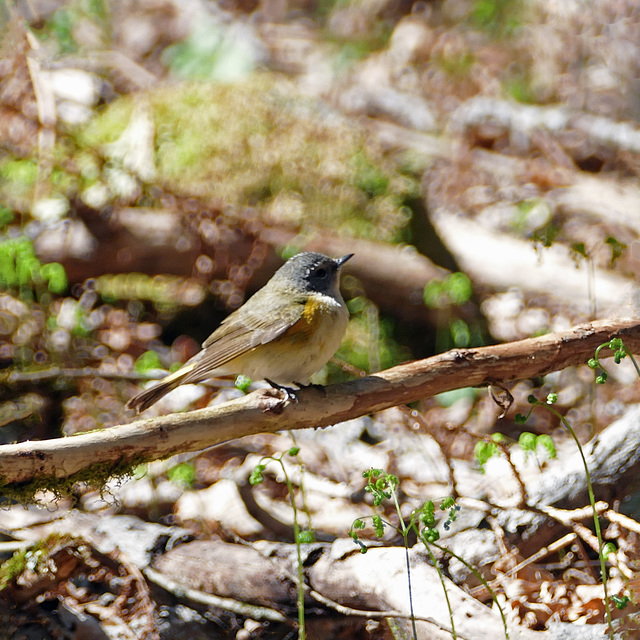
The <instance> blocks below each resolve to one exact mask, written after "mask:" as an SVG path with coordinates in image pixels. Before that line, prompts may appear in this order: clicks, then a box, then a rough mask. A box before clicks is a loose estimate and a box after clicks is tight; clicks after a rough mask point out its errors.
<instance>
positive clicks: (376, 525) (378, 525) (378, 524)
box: [371, 515, 384, 538]
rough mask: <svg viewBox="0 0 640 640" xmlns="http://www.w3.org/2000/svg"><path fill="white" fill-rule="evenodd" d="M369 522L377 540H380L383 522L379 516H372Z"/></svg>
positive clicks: (382, 532) (382, 533)
mask: <svg viewBox="0 0 640 640" xmlns="http://www.w3.org/2000/svg"><path fill="white" fill-rule="evenodd" d="M371 522H372V524H373V529H374V531H375V532H376V536H377V537H378V538H382V536H383V535H384V522H383V521H382V518H381V517H380V516H379V515H374V516H372V517H371Z"/></svg>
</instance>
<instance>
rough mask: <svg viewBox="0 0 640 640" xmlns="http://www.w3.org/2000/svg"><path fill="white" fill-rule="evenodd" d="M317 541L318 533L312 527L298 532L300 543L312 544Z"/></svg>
mask: <svg viewBox="0 0 640 640" xmlns="http://www.w3.org/2000/svg"><path fill="white" fill-rule="evenodd" d="M315 541H316V534H315V533H314V532H313V531H312V530H311V529H304V530H303V531H300V532H299V533H298V542H299V543H300V544H310V543H312V542H315Z"/></svg>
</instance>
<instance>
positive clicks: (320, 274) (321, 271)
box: [314, 267, 327, 280]
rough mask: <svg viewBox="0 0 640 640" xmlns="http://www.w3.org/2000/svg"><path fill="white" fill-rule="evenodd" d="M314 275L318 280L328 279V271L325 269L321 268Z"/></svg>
mask: <svg viewBox="0 0 640 640" xmlns="http://www.w3.org/2000/svg"><path fill="white" fill-rule="evenodd" d="M314 275H315V276H316V278H320V279H322V280H324V279H325V278H326V277H327V270H326V269H325V268H324V267H320V269H318V270H317V271H316V272H315V274H314Z"/></svg>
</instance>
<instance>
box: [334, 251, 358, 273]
mask: <svg viewBox="0 0 640 640" xmlns="http://www.w3.org/2000/svg"><path fill="white" fill-rule="evenodd" d="M353 256H354V254H353V253H348V254H347V255H346V256H342V258H336V266H337V267H338V269H339V268H340V267H341V266H342V265H343V264H344V263H345V262H346V261H347V260H349V259H350V258H353Z"/></svg>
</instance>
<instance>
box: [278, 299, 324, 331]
mask: <svg viewBox="0 0 640 640" xmlns="http://www.w3.org/2000/svg"><path fill="white" fill-rule="evenodd" d="M325 313H327V310H326V304H325V303H323V302H322V301H320V300H317V299H316V298H313V297H310V298H309V299H308V300H307V302H305V305H304V308H303V309H302V315H301V316H300V320H298V321H297V322H296V323H294V324H293V325H291V327H290V328H289V329H288V331H287V332H286V335H287V337H291V338H293V337H294V336H295V338H296V339H308V338H310V337H311V336H312V335H313V333H314V332H315V331H316V330H317V329H318V328H319V326H320V325H321V323H322V320H323V315H324V314H325Z"/></svg>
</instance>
